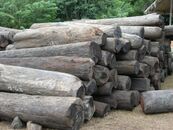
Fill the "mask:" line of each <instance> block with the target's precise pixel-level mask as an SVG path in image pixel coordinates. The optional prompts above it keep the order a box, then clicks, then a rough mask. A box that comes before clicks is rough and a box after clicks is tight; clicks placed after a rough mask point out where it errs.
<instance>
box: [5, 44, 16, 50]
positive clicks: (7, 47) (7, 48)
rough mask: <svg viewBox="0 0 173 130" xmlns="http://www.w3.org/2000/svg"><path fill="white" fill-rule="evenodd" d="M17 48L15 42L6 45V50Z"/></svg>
mask: <svg viewBox="0 0 173 130" xmlns="http://www.w3.org/2000/svg"><path fill="white" fill-rule="evenodd" d="M15 49H16V48H15V47H14V45H13V44H10V45H8V46H6V48H5V50H15Z"/></svg>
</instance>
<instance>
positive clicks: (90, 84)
mask: <svg viewBox="0 0 173 130" xmlns="http://www.w3.org/2000/svg"><path fill="white" fill-rule="evenodd" d="M83 83H84V86H85V94H86V95H92V94H94V93H95V92H96V91H97V85H96V81H95V80H94V79H91V80H90V81H83Z"/></svg>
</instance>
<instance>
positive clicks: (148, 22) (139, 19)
mask: <svg viewBox="0 0 173 130" xmlns="http://www.w3.org/2000/svg"><path fill="white" fill-rule="evenodd" d="M81 22H82V23H90V24H103V25H112V24H118V25H120V26H163V25H164V19H163V17H162V16H161V15H159V14H148V15H143V16H133V17H124V18H109V19H98V20H85V19H84V20H81Z"/></svg>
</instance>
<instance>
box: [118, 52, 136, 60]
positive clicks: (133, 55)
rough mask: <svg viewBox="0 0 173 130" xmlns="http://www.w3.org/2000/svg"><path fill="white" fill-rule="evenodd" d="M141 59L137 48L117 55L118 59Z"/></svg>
mask: <svg viewBox="0 0 173 130" xmlns="http://www.w3.org/2000/svg"><path fill="white" fill-rule="evenodd" d="M138 59H139V53H138V51H137V50H130V51H129V52H128V53H126V54H121V53H119V54H118V55H117V60H120V61H124V60H130V61H131V60H138Z"/></svg>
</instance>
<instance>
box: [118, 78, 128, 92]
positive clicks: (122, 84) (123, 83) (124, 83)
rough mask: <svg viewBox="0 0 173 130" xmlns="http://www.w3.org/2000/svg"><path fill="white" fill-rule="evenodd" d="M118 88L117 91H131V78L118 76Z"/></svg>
mask: <svg viewBox="0 0 173 130" xmlns="http://www.w3.org/2000/svg"><path fill="white" fill-rule="evenodd" d="M118 82H119V84H118V87H117V90H130V89H131V79H130V77H129V76H124V75H118Z"/></svg>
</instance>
